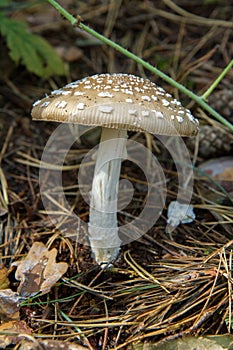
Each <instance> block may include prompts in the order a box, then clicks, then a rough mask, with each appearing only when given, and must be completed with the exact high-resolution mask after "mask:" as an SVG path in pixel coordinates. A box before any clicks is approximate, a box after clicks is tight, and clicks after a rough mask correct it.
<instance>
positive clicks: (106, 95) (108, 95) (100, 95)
mask: <svg viewBox="0 0 233 350" xmlns="http://www.w3.org/2000/svg"><path fill="white" fill-rule="evenodd" d="M98 96H99V97H114V95H113V94H111V93H110V92H108V91H102V92H99V93H98Z"/></svg>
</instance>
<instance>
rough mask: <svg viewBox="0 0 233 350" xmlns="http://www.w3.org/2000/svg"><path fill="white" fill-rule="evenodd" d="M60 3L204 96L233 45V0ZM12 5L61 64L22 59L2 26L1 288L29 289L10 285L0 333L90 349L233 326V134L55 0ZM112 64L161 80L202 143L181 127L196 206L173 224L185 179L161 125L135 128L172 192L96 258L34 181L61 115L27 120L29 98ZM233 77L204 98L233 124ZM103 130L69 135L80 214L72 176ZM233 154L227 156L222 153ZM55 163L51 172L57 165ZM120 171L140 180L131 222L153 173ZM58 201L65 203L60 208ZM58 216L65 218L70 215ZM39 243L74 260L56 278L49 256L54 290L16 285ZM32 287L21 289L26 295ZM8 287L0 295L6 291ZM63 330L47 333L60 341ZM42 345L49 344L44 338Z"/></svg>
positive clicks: (112, 68)
mask: <svg viewBox="0 0 233 350" xmlns="http://www.w3.org/2000/svg"><path fill="white" fill-rule="evenodd" d="M16 3H17V2H16ZM25 3H27V2H25ZM28 3H30V1H28ZM62 3H63V6H64V7H65V8H66V9H67V10H68V11H69V12H70V13H71V14H73V15H80V16H81V18H82V20H83V23H85V24H86V25H89V26H90V27H91V28H93V29H95V30H96V31H98V32H99V33H102V34H103V35H105V36H106V37H109V38H111V39H112V40H114V41H116V42H117V43H119V44H121V45H122V46H124V47H125V48H127V49H128V50H129V51H132V52H133V53H135V54H136V55H138V56H139V57H141V58H143V59H145V60H146V61H148V62H150V63H151V64H152V65H154V66H156V67H158V68H159V69H160V70H162V71H163V72H165V73H166V74H168V75H170V76H171V77H172V78H173V79H175V80H176V81H178V82H179V83H181V84H183V85H185V86H186V87H188V88H189V89H190V90H192V91H193V92H195V93H196V94H197V95H202V94H203V93H204V92H205V91H206V90H207V89H208V87H209V86H210V85H211V83H212V82H213V81H214V80H215V79H216V78H217V77H218V76H219V74H220V73H221V72H222V70H223V69H224V68H225V67H226V66H227V64H228V63H229V62H230V60H231V58H232V54H233V41H232V33H233V26H232V18H231V16H232V12H233V5H232V4H231V2H230V1H217V0H212V1H211V0H209V1H208V0H206V1H201V0H193V1H187V0H179V1H176V2H172V1H170V0H163V1H162V0H161V1H159V0H158V1H127V0H125V1H124V0H120V1H92V0H88V1H72V0H64V1H63V2H62ZM12 17H13V18H15V19H20V20H24V21H26V22H27V23H28V26H29V28H30V31H31V32H32V33H35V34H38V35H41V36H43V37H44V38H46V39H47V40H48V41H49V42H50V44H51V45H52V46H53V47H54V48H55V49H56V51H57V52H58V54H59V55H60V56H61V57H62V59H63V60H64V62H65V67H66V74H65V75H63V76H54V77H50V78H48V79H45V78H39V77H37V76H36V75H33V74H31V73H30V72H28V71H27V70H26V69H25V67H24V66H23V65H18V66H16V65H15V64H14V63H13V62H12V61H11V59H10V58H9V56H8V53H7V52H8V51H7V47H6V44H5V42H4V40H3V39H2V41H1V44H0V45H1V46H0V50H1V52H2V53H3V52H4V56H2V59H1V62H0V71H1V72H2V74H1V78H0V81H1V86H0V162H1V163H0V164H1V168H0V239H1V243H0V244H1V245H0V247H1V270H0V271H1V272H0V281H1V280H3V283H2V285H4V286H5V287H4V288H6V286H7V290H11V291H12V293H15V294H13V295H14V298H17V296H16V294H17V293H19V290H20V288H21V296H22V295H23V296H24V298H22V299H20V300H18V299H17V300H18V302H20V303H21V304H20V307H17V306H16V303H15V300H16V299H14V298H13V299H14V300H13V299H11V300H13V301H14V302H12V304H10V305H11V306H10V305H8V304H7V307H6V309H8V311H6V310H5V309H4V308H3V306H2V308H3V309H2V310H1V307H0V314H1V315H2V325H1V327H2V328H0V331H4V332H5V333H4V332H3V333H4V334H6V332H7V334H8V337H6V335H4V336H0V337H2V338H1V339H0V342H1V344H5V345H7V346H13V345H12V344H18V343H20V342H21V341H22V339H23V338H24V339H25V337H26V338H27V337H28V341H29V342H31V344H32V338H30V337H32V336H34V337H35V338H33V339H34V341H33V342H34V343H35V342H36V343H35V344H34V345H33V346H35V347H34V349H37V348H38V349H39V348H41V347H36V346H42V345H38V344H39V343H38V342H39V339H40V341H41V343H40V344H42V341H45V342H46V341H47V342H48V339H51V340H52V341H60V342H61V343H63V344H66V346H67V349H68V348H70V349H71V348H72V347H69V346H71V345H70V344H72V345H73V346H75V344H76V345H80V346H85V347H87V348H89V349H113V348H115V349H120V348H122V349H123V348H124V349H126V348H130V347H132V346H133V344H135V343H137V342H143V343H144V342H145V343H148V342H152V343H153V344H160V343H161V342H162V341H165V340H170V339H175V338H180V337H182V336H186V335H195V336H197V335H206V334H208V335H209V334H210V335H219V334H226V333H227V334H228V333H231V330H232V323H233V321H232V275H231V273H232V272H231V270H232V247H233V240H232V239H233V175H232V173H233V171H232V170H233V161H232V157H230V156H231V155H232V150H233V137H232V134H231V132H230V131H229V129H227V127H225V126H224V125H222V124H221V123H220V122H218V121H216V120H215V119H214V118H213V117H212V116H210V115H208V114H207V113H206V112H205V111H204V110H202V109H201V108H200V107H198V105H197V104H195V103H194V101H191V100H190V99H189V98H188V97H187V96H185V95H184V94H182V93H180V92H179V91H178V90H177V89H175V88H174V87H172V86H170V85H168V84H167V83H165V82H164V81H162V79H160V78H159V77H157V76H155V75H153V74H152V73H151V72H149V71H147V70H146V69H144V68H143V67H142V66H140V65H138V64H137V63H135V62H133V61H132V60H130V59H128V58H126V57H124V56H123V55H122V54H120V53H119V52H117V51H115V50H114V49H112V48H110V47H108V46H107V45H104V44H102V43H100V42H99V41H97V40H96V39H94V38H92V37H90V36H89V35H88V34H87V33H85V32H84V31H81V30H79V29H77V28H73V27H72V26H71V25H70V24H69V23H68V21H66V20H65V19H63V18H62V17H61V16H60V15H59V14H58V13H57V12H56V11H55V10H54V9H53V8H52V7H51V6H50V5H49V4H45V3H42V4H39V5H38V4H37V5H35V6H30V7H27V6H26V7H25V8H24V9H18V10H17V9H14V8H12ZM105 72H109V73H113V72H123V73H129V74H135V75H138V76H141V77H143V78H148V79H150V80H151V81H153V82H155V83H156V84H158V85H160V86H163V88H164V89H165V90H166V91H168V92H169V93H171V94H172V95H174V96H175V97H176V98H177V99H179V100H180V101H182V104H183V105H184V106H186V107H187V108H189V109H191V111H192V113H193V115H195V117H197V118H199V120H200V143H199V151H198V153H197V155H196V156H195V139H194V138H191V139H189V140H188V139H187V140H186V139H184V142H185V145H186V147H187V149H188V150H189V153H190V159H191V161H193V162H194V164H193V170H192V171H193V172H192V175H193V180H194V183H193V189H192V198H191V205H192V207H193V210H194V213H195V219H194V220H193V221H192V222H190V223H188V224H180V225H179V226H178V227H177V228H176V229H175V230H174V231H173V232H172V233H171V234H168V233H167V232H166V226H167V209H168V206H169V203H170V202H171V201H175V200H176V197H177V192H178V190H179V183H178V175H177V170H176V166H175V164H174V161H173V159H172V156H171V155H170V153H169V147H168V146H166V144H163V143H162V142H160V141H159V140H158V139H157V138H156V137H149V136H148V135H147V136H146V135H144V134H141V133H130V134H129V138H130V139H133V140H136V141H137V142H139V143H141V144H143V145H145V146H146V147H148V148H149V149H150V150H151V151H152V152H153V154H154V155H155V156H156V158H157V159H158V161H159V163H160V165H161V167H162V169H163V172H164V175H165V178H166V186H167V189H166V190H167V195H166V204H165V206H164V209H163V212H162V215H161V216H160V217H159V219H158V220H157V222H156V223H155V224H154V225H153V226H152V227H151V228H150V229H149V230H148V232H146V234H144V235H143V236H142V237H141V238H140V239H138V240H137V241H134V242H131V243H129V244H127V245H124V246H122V249H121V252H120V254H119V257H118V259H117V260H116V262H115V263H114V265H113V266H112V267H111V268H107V269H101V268H100V267H99V266H98V265H97V264H96V263H95V261H94V259H93V256H92V254H91V250H90V248H89V246H88V245H86V244H85V242H81V243H80V241H79V242H77V241H75V240H74V239H72V238H70V235H69V232H68V233H67V229H66V227H65V226H64V225H62V224H61V222H60V223H57V224H55V225H54V224H53V223H52V222H51V220H50V218H49V215H48V213H47V212H46V210H45V209H44V206H43V203H42V200H41V187H40V184H39V172H40V159H41V156H42V153H43V150H44V147H45V145H46V142H47V140H48V138H49V137H50V135H51V134H52V133H53V131H54V130H56V128H57V124H56V123H52V122H35V121H32V119H31V115H30V111H31V108H32V104H33V102H34V101H35V100H37V99H40V98H42V97H43V96H45V94H49V93H50V91H51V90H54V89H56V88H59V87H62V86H64V85H65V84H67V83H69V82H72V81H75V80H78V79H81V78H83V77H86V76H90V75H93V74H96V73H105ZM232 78H233V74H232V71H230V72H229V73H228V74H227V75H226V76H225V77H224V79H223V80H222V81H221V82H220V84H219V85H218V87H217V89H216V90H214V91H213V93H212V94H211V95H210V97H209V99H208V102H209V104H210V105H211V106H212V107H213V108H214V109H216V110H217V111H218V112H219V113H220V114H221V115H222V116H223V117H225V118H226V119H227V120H228V121H230V122H231V123H233V103H232V101H233V93H232V81H233V79H232ZM95 143H96V134H94V136H93V137H89V138H88V137H87V138H82V140H81V142H79V143H75V144H74V145H73V146H72V149H71V150H70V152H69V153H68V154H67V157H66V160H65V162H66V165H68V166H69V167H67V170H64V171H63V185H64V189H65V190H64V191H65V195H66V198H67V200H68V202H69V203H70V205H71V206H73V207H72V208H73V211H74V213H75V214H76V215H77V216H79V217H80V218H81V219H82V220H83V221H84V222H88V215H89V206H88V204H87V203H86V202H85V200H84V199H83V198H82V196H81V193H80V191H79V188H78V186H77V181H78V169H77V166H76V165H77V164H80V162H81V160H82V158H83V157H84V156H85V154H86V153H87V152H88V151H89V150H90V149H92V148H93V146H94V145H95ZM97 143H98V142H97ZM226 156H228V157H229V158H227V160H226V159H223V158H222V157H226ZM215 159H217V160H215ZM210 160H212V161H214V163H213V164H214V165H213V166H212V170H211V169H210V168H208V164H207V166H206V168H204V169H206V171H207V173H208V174H209V177H206V176H204V175H203V173H202V172H201V171H200V170H199V169H200V166H204V165H205V162H206V161H210ZM203 164H204V165H203ZM217 167H219V170H218V172H217V174H214V173H213V169H216V168H217ZM47 171H48V174H49V172H50V171H51V170H49V169H47ZM86 171H87V176H88V174H91V173H92V171H93V165H90V168H88V167H87V170H86ZM213 175H216V176H215V177H214V176H213ZM211 176H212V177H211ZM121 179H124V180H129V181H130V182H131V184H132V186H133V188H134V196H133V199H132V201H131V202H130V203H129V204H128V206H127V208H125V209H123V210H122V211H121V212H120V213H119V224H120V225H124V224H125V223H127V222H128V221H129V220H130V219H131V218H132V219H133V218H136V217H137V216H138V215H139V214H140V213H141V211H142V209H143V206H144V203H145V200H146V196H147V185H146V177H145V174H143V172H142V171H141V170H140V169H139V168H138V167H137V166H136V165H135V164H132V162H130V161H125V162H123V164H122V171H121ZM45 181H46V179H45ZM219 185H220V186H219ZM63 205H64V203H60V204H59V206H58V205H57V216H59V213H60V212H62V208H63ZM60 217H61V220H63V219H64V216H63V215H62V214H61V215H60ZM35 242H41V243H43V244H45V245H46V247H48V248H49V249H52V248H56V252H57V257H56V260H57V262H65V263H66V264H67V265H66V266H67V271H66V273H65V274H64V275H63V277H62V278H60V279H59V282H57V283H56V284H55V285H53V283H52V282H51V281H49V278H52V277H51V276H52V275H53V274H55V273H56V271H55V267H54V266H55V263H54V264H52V267H50V268H51V271H50V277H47V279H48V281H47V285H48V286H49V287H48V289H47V291H46V288H45V287H42V282H40V283H39V282H38V285H37V288H38V292H40V293H38V294H35V293H34V294H33V292H32V290H34V289H33V288H35V286H34V287H33V286H29V287H28V286H27V287H26V286H22V281H21V286H20V288H19V285H20V282H19V281H18V280H17V278H16V275H15V271H16V267H15V265H14V264H13V263H14V262H15V261H17V262H18V261H20V260H21V259H26V257H27V256H28V252H29V250H30V248H31V247H32V246H33V244H34V243H35ZM41 247H42V245H41ZM39 263H40V257H38V261H37V264H38V265H39ZM28 265H29V267H28V270H27V271H26V272H25V271H24V272H22V271H21V279H22V278H27V283H28V284H30V283H31V284H33V283H37V282H36V281H35V280H33V273H35V271H34V270H33V271H32V270H30V266H31V265H30V261H29V263H28ZM18 268H19V267H18ZM37 268H38V266H37ZM53 268H54V270H53ZM39 271H41V274H42V273H44V271H43V270H39ZM25 276H26V277H25ZM44 279H45V277H44ZM24 282H25V281H24ZM4 288H3V287H1V288H0V289H3V290H4ZM24 288H26V290H27V292H24V294H23V292H22V289H24ZM30 288H31V289H30ZM43 288H44V289H43ZM30 291H31V294H30ZM27 293H28V294H27ZM2 298H3V296H2V295H0V300H1V302H2V303H3V299H2ZM6 300H8V302H10V297H9V298H8V299H7V298H5V299H4V302H6ZM11 307H12V308H13V311H12V312H11V311H9V310H10V308H11ZM6 323H7V325H6ZM4 327H5V328H4ZM12 331H15V332H16V333H27V336H25V337H21V338H20V337H17V336H16V337H15V338H14V337H13V336H10V335H11V334H12ZM29 338H30V339H29ZM35 339H37V341H38V342H37V341H36V340H35ZM61 343H56V345H54V343H53V346H55V348H57V349H59V346H61V345H59V344H61ZM43 344H46V347H47V349H49V348H50V345H49V343H43ZM31 346H32V345H31ZM43 346H45V345H43ZM29 348H30V347H29ZM31 348H33V347H31ZM42 348H43V347H42ZM22 349H26V347H25V348H23V347H22Z"/></svg>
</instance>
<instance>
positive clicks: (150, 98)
mask: <svg viewBox="0 0 233 350" xmlns="http://www.w3.org/2000/svg"><path fill="white" fill-rule="evenodd" d="M32 117H33V119H35V120H51V121H57V122H63V123H64V122H65V123H75V124H82V125H91V126H103V127H106V128H119V129H126V130H131V131H147V132H150V133H153V134H161V135H181V136H193V135H196V134H197V133H198V124H199V123H198V120H197V119H196V118H194V117H193V116H192V114H191V112H190V111H189V110H188V109H186V108H184V107H182V105H181V103H180V102H179V101H177V100H176V99H174V98H173V97H172V96H171V95H170V94H168V93H166V91H165V90H164V89H163V88H161V87H159V86H157V85H156V84H154V83H152V82H151V81H149V80H145V79H143V78H140V77H137V76H134V75H128V74H99V75H94V76H91V77H87V78H84V79H82V80H79V81H75V82H73V83H70V84H68V85H66V86H65V87H63V88H62V89H58V90H54V91H53V92H52V93H51V95H49V96H48V97H45V98H43V99H42V100H39V101H36V102H35V103H34V105H33V109H32Z"/></svg>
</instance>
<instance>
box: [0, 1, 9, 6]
mask: <svg viewBox="0 0 233 350" xmlns="http://www.w3.org/2000/svg"><path fill="white" fill-rule="evenodd" d="M9 4H10V0H0V7H5V6H7V5H9Z"/></svg>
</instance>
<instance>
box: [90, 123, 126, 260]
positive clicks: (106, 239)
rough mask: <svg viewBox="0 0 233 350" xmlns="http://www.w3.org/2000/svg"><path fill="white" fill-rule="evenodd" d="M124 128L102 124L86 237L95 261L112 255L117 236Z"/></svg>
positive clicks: (116, 246)
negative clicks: (112, 127) (114, 127)
mask: <svg viewBox="0 0 233 350" xmlns="http://www.w3.org/2000/svg"><path fill="white" fill-rule="evenodd" d="M126 141H127V131H126V130H117V129H109V128H102V135H101V141H100V145H99V150H98V154H97V160H96V165H95V172H94V178H93V182H92V190H91V200H90V215H89V226H88V231H89V240H90V245H91V248H92V252H93V253H94V256H95V260H96V261H97V263H99V264H102V263H105V264H106V263H109V262H111V261H112V260H114V259H116V257H117V255H118V253H119V250H120V245H121V240H120V238H119V237H118V224H117V198H118V185H119V176H120V170H121V161H122V159H124V158H126Z"/></svg>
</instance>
